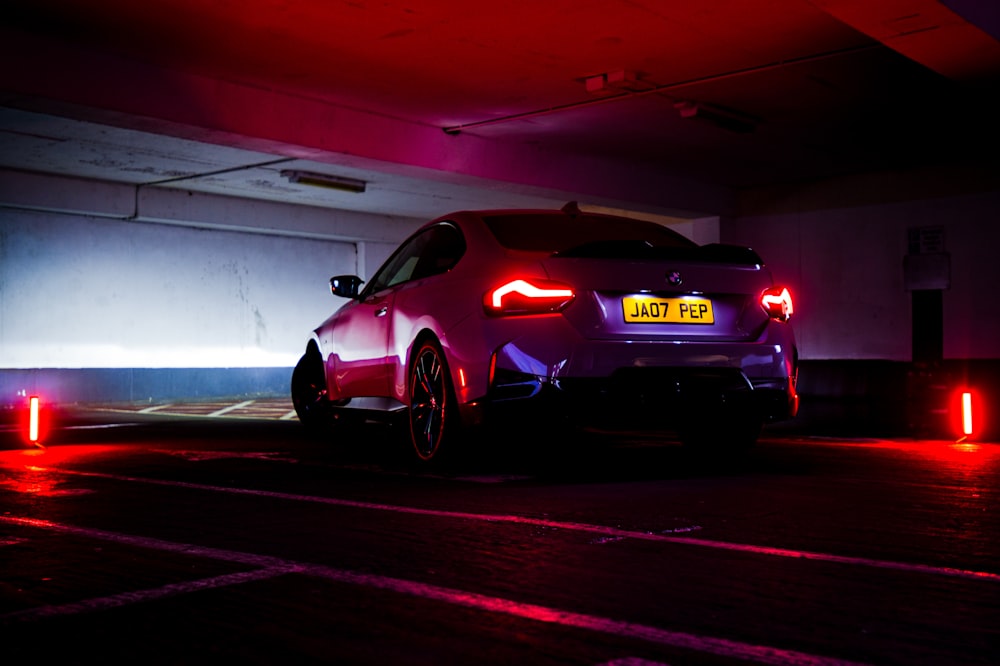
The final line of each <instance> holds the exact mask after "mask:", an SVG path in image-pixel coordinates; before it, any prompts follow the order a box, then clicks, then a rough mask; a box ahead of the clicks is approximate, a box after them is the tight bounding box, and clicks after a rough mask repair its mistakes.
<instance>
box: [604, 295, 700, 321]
mask: <svg viewBox="0 0 1000 666" xmlns="http://www.w3.org/2000/svg"><path fill="white" fill-rule="evenodd" d="M622 313H623V314H624V315H625V321H626V322H628V323H630V324H714V323H715V313H714V312H713V311H712V301H710V300H709V299H707V298H699V297H697V296H685V297H683V298H654V297H652V296H626V297H625V298H623V299H622Z"/></svg>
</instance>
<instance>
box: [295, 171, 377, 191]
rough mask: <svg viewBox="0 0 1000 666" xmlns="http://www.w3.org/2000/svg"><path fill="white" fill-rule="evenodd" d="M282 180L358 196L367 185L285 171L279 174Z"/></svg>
mask: <svg viewBox="0 0 1000 666" xmlns="http://www.w3.org/2000/svg"><path fill="white" fill-rule="evenodd" d="M281 177H282V178H287V179H288V182H290V183H299V184H301V185H312V186H314V187H325V188H327V189H331V190H340V191H342V192H354V193H357V194H360V193H362V192H364V191H365V187H367V185H368V184H367V183H366V182H365V181H363V180H355V179H354V178H344V177H342V176H330V175H328V174H325V173H314V172H312V171H293V170H285V171H282V172H281Z"/></svg>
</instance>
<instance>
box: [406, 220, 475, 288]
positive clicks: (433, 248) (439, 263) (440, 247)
mask: <svg viewBox="0 0 1000 666" xmlns="http://www.w3.org/2000/svg"><path fill="white" fill-rule="evenodd" d="M427 236H428V239H427V244H426V245H425V246H424V248H423V249H422V251H421V253H420V255H421V256H420V262H419V263H418V264H417V267H416V269H415V270H414V272H413V275H412V278H411V279H414V280H417V279H420V278H425V277H429V276H431V275H437V274H439V273H447V272H448V271H450V270H451V269H452V268H454V266H455V264H457V263H458V260H459V259H461V258H462V255H463V254H465V238H463V237H462V232H461V231H459V230H458V228H456V227H454V226H452V225H450V224H447V223H443V224H439V225H437V226H436V227H433V228H432V229H429V230H428V233H427Z"/></svg>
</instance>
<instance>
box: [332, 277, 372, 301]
mask: <svg viewBox="0 0 1000 666" xmlns="http://www.w3.org/2000/svg"><path fill="white" fill-rule="evenodd" d="M364 282H365V281H364V280H362V279H361V278H359V277H358V276H357V275H336V276H334V277H332V278H330V291H331V292H332V293H333V295H334V296H341V297H343V298H357V297H358V293H359V292H360V291H361V285H362V284H364Z"/></svg>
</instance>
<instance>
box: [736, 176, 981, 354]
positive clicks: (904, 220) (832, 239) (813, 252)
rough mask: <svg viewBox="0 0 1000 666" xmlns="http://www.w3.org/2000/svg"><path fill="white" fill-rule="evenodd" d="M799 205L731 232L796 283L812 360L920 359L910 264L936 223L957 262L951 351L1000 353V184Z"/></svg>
mask: <svg viewBox="0 0 1000 666" xmlns="http://www.w3.org/2000/svg"><path fill="white" fill-rule="evenodd" d="M787 203H788V202H786V204H787ZM789 208H790V206H787V205H786V206H783V207H782V209H781V210H778V211H777V212H772V213H767V212H762V213H757V214H753V215H747V216H745V217H740V218H738V219H728V220H723V221H722V231H721V235H722V239H723V241H724V242H727V243H740V244H745V245H750V246H752V247H753V248H755V249H756V250H757V251H758V252H759V253H760V254H761V255H762V256H763V257H764V260H765V261H766V262H767V263H768V265H769V266H770V268H771V270H772V272H773V273H774V275H775V278H776V279H777V280H779V281H782V282H786V283H788V285H789V286H790V287H791V288H792V293H793V296H794V299H795V317H794V321H795V330H796V336H797V338H798V341H799V345H800V347H801V350H800V351H801V355H802V358H804V359H881V360H890V361H910V360H911V354H912V348H911V340H912V335H911V333H912V326H911V317H912V308H911V292H910V291H908V290H907V288H906V284H905V283H904V271H903V262H904V257H905V256H906V255H907V253H908V252H909V247H908V240H909V234H910V231H911V230H920V229H927V228H934V227H937V228H940V229H941V230H942V231H943V234H944V235H943V243H944V246H943V250H944V252H945V253H946V254H947V255H949V257H950V267H951V270H950V287H949V288H947V289H945V290H944V293H943V306H944V349H943V352H944V358H946V359H969V358H972V359H976V358H980V359H996V358H1000V308H998V307H997V304H998V302H1000V301H998V296H997V289H998V287H1000V261H998V260H997V248H998V247H1000V192H993V193H986V194H969V195H958V196H949V197H942V198H935V199H926V200H914V201H906V202H895V203H883V204H864V205H855V206H849V207H831V208H828V209H823V210H789ZM791 208H794V207H793V206H792V207H791Z"/></svg>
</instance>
